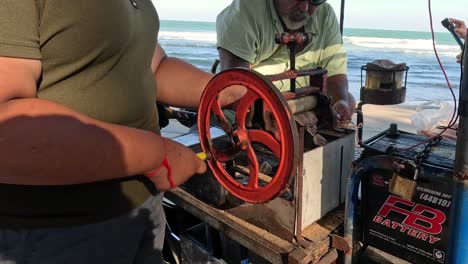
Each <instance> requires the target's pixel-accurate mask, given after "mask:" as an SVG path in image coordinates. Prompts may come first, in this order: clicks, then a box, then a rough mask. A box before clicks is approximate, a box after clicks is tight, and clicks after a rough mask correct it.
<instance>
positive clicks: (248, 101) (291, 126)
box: [198, 68, 299, 203]
mask: <svg viewBox="0 0 468 264" xmlns="http://www.w3.org/2000/svg"><path fill="white" fill-rule="evenodd" d="M232 85H242V86H245V87H247V93H246V94H245V95H244V96H243V97H242V98H241V99H240V100H239V101H238V102H237V103H236V107H235V109H233V110H234V111H235V123H234V122H232V121H231V122H230V121H228V119H227V118H226V115H225V113H224V112H223V110H222V109H221V105H220V102H219V100H218V97H219V94H220V93H221V92H222V91H223V90H224V89H226V88H227V87H229V86H232ZM259 100H260V101H263V105H264V108H265V109H269V111H271V112H270V114H269V115H270V117H269V118H270V119H271V120H272V121H273V123H274V124H275V131H276V132H275V133H270V132H267V131H265V130H263V129H259V128H252V127H248V126H247V125H246V123H248V122H246V121H247V119H248V117H247V116H248V115H249V112H250V111H251V110H250V109H251V106H252V105H253V104H254V103H255V102H256V101H259ZM213 119H215V120H217V125H218V126H220V127H221V128H222V129H223V130H224V132H225V133H226V135H227V136H228V138H229V142H230V145H231V146H230V150H229V151H226V150H225V149H219V148H217V147H216V145H215V144H213V140H212V137H211V135H210V126H211V122H212V121H213ZM198 131H199V137H200V143H201V147H202V150H203V151H204V152H205V153H209V154H210V155H211V159H210V160H208V165H209V167H210V169H211V170H212V172H213V175H214V176H215V177H216V179H217V180H218V181H219V182H220V183H221V184H222V185H223V186H224V187H225V188H226V189H227V190H228V191H229V192H230V193H231V194H232V195H234V196H236V197H238V198H239V199H242V200H244V201H247V202H250V203H263V202H267V201H269V200H272V199H274V198H276V197H277V196H278V195H280V194H281V192H282V191H283V190H285V188H286V187H287V186H288V185H289V183H290V180H292V178H293V175H295V172H296V163H297V160H298V156H299V153H298V152H299V148H298V132H297V128H296V123H295V121H294V118H293V117H292V114H291V112H290V110H289V107H288V105H287V103H286V100H285V99H284V97H283V95H282V94H281V93H280V92H279V91H278V90H277V88H276V87H274V86H273V84H272V83H271V82H270V81H268V80H266V79H265V78H264V77H263V76H261V75H260V74H258V73H256V72H254V71H251V70H248V69H241V68H235V69H229V70H226V71H223V72H221V73H219V74H217V75H216V76H215V77H213V79H211V81H210V82H209V83H208V85H207V87H206V89H205V91H204V92H203V95H202V99H201V103H200V107H199V110H198ZM258 145H261V146H262V147H263V148H264V149H267V150H268V151H269V153H272V154H273V156H274V157H275V158H276V160H277V164H278V165H277V166H275V169H274V170H273V171H272V172H271V175H269V177H267V178H268V179H267V180H266V181H265V177H264V176H261V175H260V172H259V170H260V162H259V158H258V156H257V152H256V150H255V146H258ZM241 153H242V154H244V156H246V157H247V160H248V161H247V163H248V166H247V167H248V169H247V172H246V175H245V177H244V179H243V180H240V179H239V178H238V177H236V176H235V175H233V173H232V171H231V170H229V172H228V169H227V164H229V163H232V162H233V161H234V159H235V157H236V156H239V155H240V154H241Z"/></svg>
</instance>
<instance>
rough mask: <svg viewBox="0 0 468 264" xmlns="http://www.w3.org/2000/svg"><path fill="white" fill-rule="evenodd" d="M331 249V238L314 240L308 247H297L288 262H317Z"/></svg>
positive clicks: (290, 263) (292, 263) (302, 263)
mask: <svg viewBox="0 0 468 264" xmlns="http://www.w3.org/2000/svg"><path fill="white" fill-rule="evenodd" d="M329 250H330V239H329V238H325V239H323V240H322V241H317V242H312V243H310V245H309V246H308V247H307V248H296V250H294V251H293V252H291V254H289V256H288V264H309V263H317V262H318V261H319V260H320V259H321V258H322V257H323V256H324V255H326V254H327V252H328V251H329Z"/></svg>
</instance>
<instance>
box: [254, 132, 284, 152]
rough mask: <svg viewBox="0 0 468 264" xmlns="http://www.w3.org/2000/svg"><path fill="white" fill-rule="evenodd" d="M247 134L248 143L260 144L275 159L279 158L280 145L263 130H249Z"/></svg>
mask: <svg viewBox="0 0 468 264" xmlns="http://www.w3.org/2000/svg"><path fill="white" fill-rule="evenodd" d="M247 134H248V135H249V140H250V142H258V143H261V144H263V145H265V146H266V147H267V148H268V149H269V150H271V152H273V154H275V157H277V158H279V157H280V156H281V144H280V142H278V141H277V140H276V139H275V138H274V137H273V136H272V135H271V134H270V133H268V132H266V131H263V130H257V129H250V130H247Z"/></svg>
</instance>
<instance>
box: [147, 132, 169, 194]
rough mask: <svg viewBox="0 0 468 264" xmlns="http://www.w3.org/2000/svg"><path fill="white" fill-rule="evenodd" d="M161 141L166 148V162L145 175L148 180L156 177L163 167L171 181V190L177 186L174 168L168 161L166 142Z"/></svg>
mask: <svg viewBox="0 0 468 264" xmlns="http://www.w3.org/2000/svg"><path fill="white" fill-rule="evenodd" d="M161 140H162V142H163V147H164V160H163V161H162V163H161V165H160V166H159V167H158V168H156V169H154V170H152V171H150V172H148V173H145V176H146V177H148V178H151V177H154V176H155V175H156V174H157V173H158V172H159V171H160V170H161V169H162V167H165V168H166V169H167V180H168V181H169V184H170V185H171V189H174V188H175V187H176V185H175V184H174V180H173V179H172V167H171V165H170V164H169V161H167V147H166V141H165V140H164V139H163V138H161Z"/></svg>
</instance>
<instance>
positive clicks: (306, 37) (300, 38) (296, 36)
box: [275, 32, 310, 46]
mask: <svg viewBox="0 0 468 264" xmlns="http://www.w3.org/2000/svg"><path fill="white" fill-rule="evenodd" d="M309 41H310V33H306V32H295V33H293V34H290V33H287V32H282V33H276V35H275V42H276V44H286V45H287V44H290V43H295V44H297V45H299V46H303V45H307V43H309Z"/></svg>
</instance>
